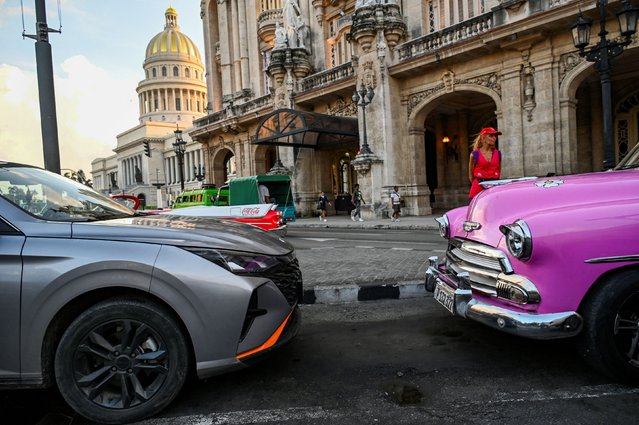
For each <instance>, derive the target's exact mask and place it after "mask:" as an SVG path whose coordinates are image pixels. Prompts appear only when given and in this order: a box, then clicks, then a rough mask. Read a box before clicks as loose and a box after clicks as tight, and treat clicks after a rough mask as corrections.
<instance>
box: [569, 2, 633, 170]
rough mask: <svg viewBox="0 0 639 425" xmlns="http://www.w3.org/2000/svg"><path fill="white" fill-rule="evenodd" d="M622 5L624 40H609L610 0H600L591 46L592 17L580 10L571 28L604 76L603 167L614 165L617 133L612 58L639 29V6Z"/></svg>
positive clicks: (577, 43)
mask: <svg viewBox="0 0 639 425" xmlns="http://www.w3.org/2000/svg"><path fill="white" fill-rule="evenodd" d="M622 3H623V6H622V8H621V10H620V11H619V12H617V19H618V20H619V32H620V33H621V35H622V36H623V37H624V39H623V40H608V39H607V38H606V35H607V34H608V31H606V6H607V4H608V0H598V1H597V7H598V8H599V34H598V35H599V42H598V43H597V44H595V45H593V46H591V47H590V48H589V49H586V47H587V46H588V44H590V28H591V27H592V19H590V18H587V17H586V18H585V17H584V16H582V14H581V12H579V17H577V22H575V23H574V24H573V25H572V27H571V29H572V38H573V44H574V45H575V47H576V48H578V49H579V54H580V55H581V56H582V57H584V58H586V60H587V61H588V62H594V63H595V68H597V71H599V75H600V77H601V103H602V110H603V137H604V162H603V168H604V170H607V169H610V168H612V167H614V165H615V149H614V133H613V126H612V90H611V85H610V70H611V67H612V59H613V58H614V57H616V56H619V55H620V54H621V53H622V52H623V49H624V47H625V46H627V45H628V44H630V43H631V41H632V35H633V34H634V33H635V32H636V31H637V14H638V12H639V8H637V7H636V6H633V5H631V4H630V2H629V1H628V0H623V2H622Z"/></svg>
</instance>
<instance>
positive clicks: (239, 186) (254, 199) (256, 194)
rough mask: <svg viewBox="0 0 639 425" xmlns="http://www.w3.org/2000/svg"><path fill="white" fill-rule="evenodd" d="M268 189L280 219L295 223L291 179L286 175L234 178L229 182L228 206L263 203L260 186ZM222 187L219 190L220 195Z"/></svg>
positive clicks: (271, 201)
mask: <svg viewBox="0 0 639 425" xmlns="http://www.w3.org/2000/svg"><path fill="white" fill-rule="evenodd" d="M262 185H263V186H265V187H266V188H267V189H268V192H269V197H270V200H269V201H268V202H270V203H273V204H276V205H277V209H278V210H280V211H281V212H282V217H284V220H286V221H287V222H289V221H295V219H296V216H295V201H294V199H293V192H292V191H291V178H290V177H289V176H287V175H281V174H275V175H258V176H246V177H234V178H232V179H231V180H229V184H228V200H229V205H231V206H237V205H251V204H259V203H262V202H264V201H263V200H262V197H261V196H260V189H259V187H260V186H262ZM222 190H223V187H222V188H220V195H222ZM220 199H221V196H220Z"/></svg>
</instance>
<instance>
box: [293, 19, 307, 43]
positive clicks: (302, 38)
mask: <svg viewBox="0 0 639 425" xmlns="http://www.w3.org/2000/svg"><path fill="white" fill-rule="evenodd" d="M295 31H296V32H297V47H299V48H301V49H306V50H308V48H307V47H306V43H307V42H308V25H306V22H304V19H302V17H301V16H298V17H297V23H296V24H295Z"/></svg>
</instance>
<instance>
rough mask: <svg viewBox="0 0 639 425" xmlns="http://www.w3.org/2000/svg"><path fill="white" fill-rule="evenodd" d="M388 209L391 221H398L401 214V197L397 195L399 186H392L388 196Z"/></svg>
mask: <svg viewBox="0 0 639 425" xmlns="http://www.w3.org/2000/svg"><path fill="white" fill-rule="evenodd" d="M390 204H391V205H390V207H391V210H392V211H393V215H392V216H391V220H393V221H399V216H400V214H401V213H402V197H401V196H400V194H399V186H394V187H393V191H392V192H391V195H390Z"/></svg>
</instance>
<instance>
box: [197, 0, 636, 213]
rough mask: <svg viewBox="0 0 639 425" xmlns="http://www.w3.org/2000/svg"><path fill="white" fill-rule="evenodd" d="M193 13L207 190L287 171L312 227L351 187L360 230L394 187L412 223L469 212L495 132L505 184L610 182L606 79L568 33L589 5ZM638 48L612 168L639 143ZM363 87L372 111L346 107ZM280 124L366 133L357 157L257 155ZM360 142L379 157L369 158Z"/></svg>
mask: <svg viewBox="0 0 639 425" xmlns="http://www.w3.org/2000/svg"><path fill="white" fill-rule="evenodd" d="M200 5H201V16H202V19H203V24H204V33H205V44H206V45H205V58H206V65H205V66H206V68H207V86H208V88H209V97H210V102H211V104H212V109H213V111H212V113H211V114H208V115H207V116H206V117H204V118H201V119H199V120H196V121H195V125H194V128H193V130H192V131H191V132H190V134H191V137H192V138H193V139H195V140H197V141H198V142H200V143H202V145H203V146H204V147H205V148H204V149H205V151H206V152H208V155H207V157H206V166H207V176H208V177H207V179H210V181H211V182H214V183H218V184H219V183H220V182H221V181H220V179H221V178H222V177H223V174H222V173H220V172H219V169H222V168H224V166H225V161H229V160H231V161H235V164H236V167H237V173H238V175H251V174H261V173H266V172H268V171H269V170H271V169H272V168H273V167H274V166H276V165H278V164H279V162H278V160H281V163H282V165H283V166H284V168H285V169H286V171H287V172H289V173H290V174H291V175H292V176H293V181H294V193H295V197H296V202H297V207H298V210H299V211H301V213H302V214H303V215H310V214H312V213H313V212H314V208H315V203H316V202H315V201H316V198H317V194H318V193H319V191H320V190H323V191H325V192H326V193H327V194H329V196H331V195H332V197H334V198H336V197H339V196H340V195H344V194H346V193H348V192H350V191H352V187H353V184H354V183H355V182H358V183H359V184H360V185H361V187H362V189H363V192H364V198H365V199H366V200H367V201H368V203H367V204H366V206H365V208H366V209H365V211H364V216H365V217H366V216H369V217H372V216H385V215H386V214H387V205H388V197H389V193H390V190H391V188H392V186H394V185H399V186H400V191H401V193H402V195H403V196H404V199H405V201H406V207H405V209H404V213H405V214H414V215H421V214H428V213H430V212H432V210H433V209H437V210H439V209H446V208H451V207H454V206H458V205H463V204H466V203H467V202H468V198H467V194H468V190H469V187H470V182H469V181H468V163H469V152H470V145H471V144H472V141H473V138H474V136H475V135H476V134H477V133H478V132H479V130H480V129H481V128H482V127H484V126H487V125H490V126H494V127H497V128H499V130H501V131H502V132H503V136H501V137H500V138H499V141H498V143H499V148H500V149H501V150H502V153H503V172H502V175H503V176H504V177H519V176H531V175H540V176H544V175H548V174H550V173H555V174H571V173H579V172H589V171H597V170H601V169H602V160H603V141H602V139H603V136H602V118H601V117H602V106H601V105H602V102H601V83H600V77H599V74H598V72H597V70H596V69H595V67H594V65H593V63H591V62H587V61H585V60H584V59H583V58H582V57H581V56H580V55H579V52H578V50H577V49H576V48H575V47H574V45H573V42H572V37H571V30H570V25H571V24H572V23H573V22H574V21H575V20H576V18H577V15H578V13H579V11H582V12H583V13H584V14H585V15H589V16H591V17H593V18H597V10H596V4H595V2H594V1H588V2H586V1H571V0H508V1H499V0H457V1H455V0H420V1H417V0H357V1H355V0H301V1H299V2H298V1H296V0H246V1H240V0H202V1H201V3H200ZM620 7H621V2H619V1H611V2H609V6H608V8H609V12H608V15H609V16H608V17H607V19H608V22H607V29H608V31H609V32H610V34H609V37H610V38H612V39H615V38H619V34H618V32H616V31H618V29H617V28H618V25H617V23H616V22H615V21H616V18H615V15H614V12H616V11H617V10H618V9H619V8H620ZM291 15H292V18H291ZM594 20H595V25H594V27H593V29H592V34H593V36H594V34H596V33H597V32H598V28H597V26H598V25H597V23H596V22H598V20H597V19H594ZM593 38H594V37H593ZM291 40H292V41H291ZM594 41H596V40H594ZM636 47H637V41H636V35H635V36H634V38H633V41H632V43H631V44H630V45H629V46H627V47H626V51H625V52H624V53H623V54H622V55H621V56H619V57H618V58H617V59H616V60H615V62H614V66H613V71H612V87H613V94H612V96H613V114H614V129H615V130H614V131H615V158H616V160H618V159H620V158H621V157H622V156H623V155H624V154H625V152H627V151H628V149H629V148H631V147H632V146H633V145H634V144H636V143H637V141H638V139H639V130H638V120H639V80H638V79H637V78H636V77H637V75H638V72H639V60H638V57H639V53H638V52H639V50H638V49H636ZM362 87H363V88H364V89H365V90H364V92H363V93H366V92H367V89H368V88H372V89H373V93H374V95H373V97H372V99H371V100H370V104H368V105H367V106H366V107H365V108H364V107H361V106H358V104H357V103H355V101H354V100H353V92H354V91H355V90H356V89H358V90H359V89H361V88H362ZM282 108H292V109H293V110H299V111H305V112H312V113H316V114H323V115H330V116H333V117H336V118H339V117H344V116H346V117H357V118H358V122H359V135H360V136H359V139H360V141H359V144H358V143H355V144H353V143H352V141H347V142H345V143H344V144H343V145H337V146H332V147H331V148H330V149H321V147H320V148H314V149H310V148H304V147H299V146H292V145H291V146H287V145H286V141H285V140H283V139H284V138H285V137H284V134H283V139H282V140H280V142H282V143H281V144H280V146H272V145H268V144H260V143H259V137H258V129H259V127H260V125H261V124H262V120H263V119H264V118H265V117H266V116H267V115H268V114H270V113H272V112H273V111H275V110H280V109H282ZM364 121H365V122H366V124H364ZM364 134H365V137H366V140H367V144H368V147H369V148H370V153H367V152H362V151H361V150H360V149H361V147H362V142H363V140H364ZM288 137H289V138H290V135H289V136H288ZM444 140H446V141H448V142H447V143H443V141H444ZM256 142H257V143H256ZM275 168H276V171H277V169H279V167H277V166H276V167H275Z"/></svg>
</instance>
